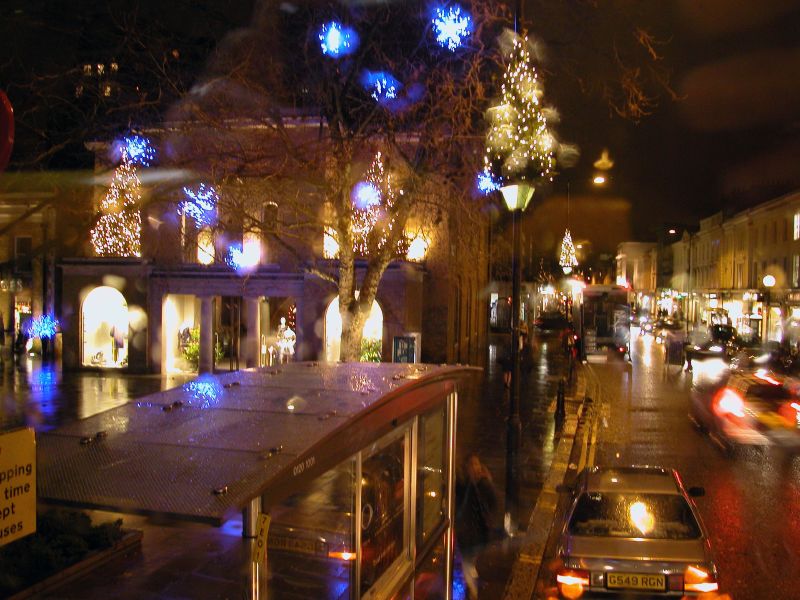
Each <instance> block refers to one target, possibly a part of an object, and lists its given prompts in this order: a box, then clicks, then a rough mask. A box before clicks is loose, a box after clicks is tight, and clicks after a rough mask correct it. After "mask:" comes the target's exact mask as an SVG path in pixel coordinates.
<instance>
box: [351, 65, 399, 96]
mask: <svg viewBox="0 0 800 600" xmlns="http://www.w3.org/2000/svg"><path fill="white" fill-rule="evenodd" d="M361 85H363V86H364V89H365V90H367V91H368V92H370V96H372V98H373V99H374V100H375V101H377V102H379V103H384V102H388V101H390V100H395V99H397V94H398V93H399V92H400V90H401V89H402V87H403V85H402V84H401V83H400V82H399V81H397V79H395V77H394V76H393V75H392V74H391V73H386V72H385V71H375V72H373V71H368V70H365V71H364V74H363V75H361Z"/></svg>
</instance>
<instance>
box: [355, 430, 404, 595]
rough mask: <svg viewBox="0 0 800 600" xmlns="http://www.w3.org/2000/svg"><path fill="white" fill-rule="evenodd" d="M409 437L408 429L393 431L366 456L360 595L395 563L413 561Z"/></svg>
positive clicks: (363, 460)
mask: <svg viewBox="0 0 800 600" xmlns="http://www.w3.org/2000/svg"><path fill="white" fill-rule="evenodd" d="M407 437H408V431H407V430H406V431H403V432H402V433H401V434H400V435H399V436H398V435H396V434H394V433H391V434H389V435H388V436H386V437H385V438H383V439H382V440H380V441H378V442H377V443H376V444H375V446H374V447H373V448H374V449H373V451H372V453H371V454H370V455H368V456H367V455H366V453H365V456H364V458H363V459H362V463H361V565H360V566H361V590H360V594H359V595H360V596H363V595H364V594H365V593H367V592H368V591H369V590H370V589H372V588H373V586H375V585H376V584H377V583H378V581H379V579H380V578H381V576H382V575H384V574H385V573H386V572H387V571H388V570H389V568H390V567H392V566H393V565H396V564H397V565H399V564H400V563H402V562H403V561H408V562H409V563H410V557H409V552H408V546H407V543H408V537H407V536H406V524H407V522H408V521H407V519H406V494H407V487H408V486H406V477H405V460H406V458H405V456H406V447H407ZM409 566H410V565H409ZM377 597H380V595H378V596H377Z"/></svg>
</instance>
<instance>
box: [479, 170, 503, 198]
mask: <svg viewBox="0 0 800 600" xmlns="http://www.w3.org/2000/svg"><path fill="white" fill-rule="evenodd" d="M478 189H479V190H480V191H481V192H483V193H484V194H489V193H490V192H494V191H496V190H499V189H500V182H499V181H497V180H496V179H494V178H493V177H492V175H491V173H489V172H487V171H483V172H481V173H480V174H479V175H478Z"/></svg>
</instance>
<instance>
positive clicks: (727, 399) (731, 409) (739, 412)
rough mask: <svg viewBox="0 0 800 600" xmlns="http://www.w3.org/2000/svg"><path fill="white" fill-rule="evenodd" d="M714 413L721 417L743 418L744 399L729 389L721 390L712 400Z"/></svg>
mask: <svg viewBox="0 0 800 600" xmlns="http://www.w3.org/2000/svg"><path fill="white" fill-rule="evenodd" d="M714 412H716V413H717V414H718V415H719V416H721V417H723V416H726V415H733V416H735V417H739V418H743V417H744V399H743V398H742V397H741V396H740V395H739V394H738V393H736V392H735V391H734V390H732V389H731V388H728V387H726V388H723V389H722V390H721V391H720V392H719V393H718V394H717V396H716V398H714Z"/></svg>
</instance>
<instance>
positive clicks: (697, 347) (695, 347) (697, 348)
mask: <svg viewBox="0 0 800 600" xmlns="http://www.w3.org/2000/svg"><path fill="white" fill-rule="evenodd" d="M692 348H693V349H695V350H700V346H698V345H697V344H695V345H694V346H692Z"/></svg>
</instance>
